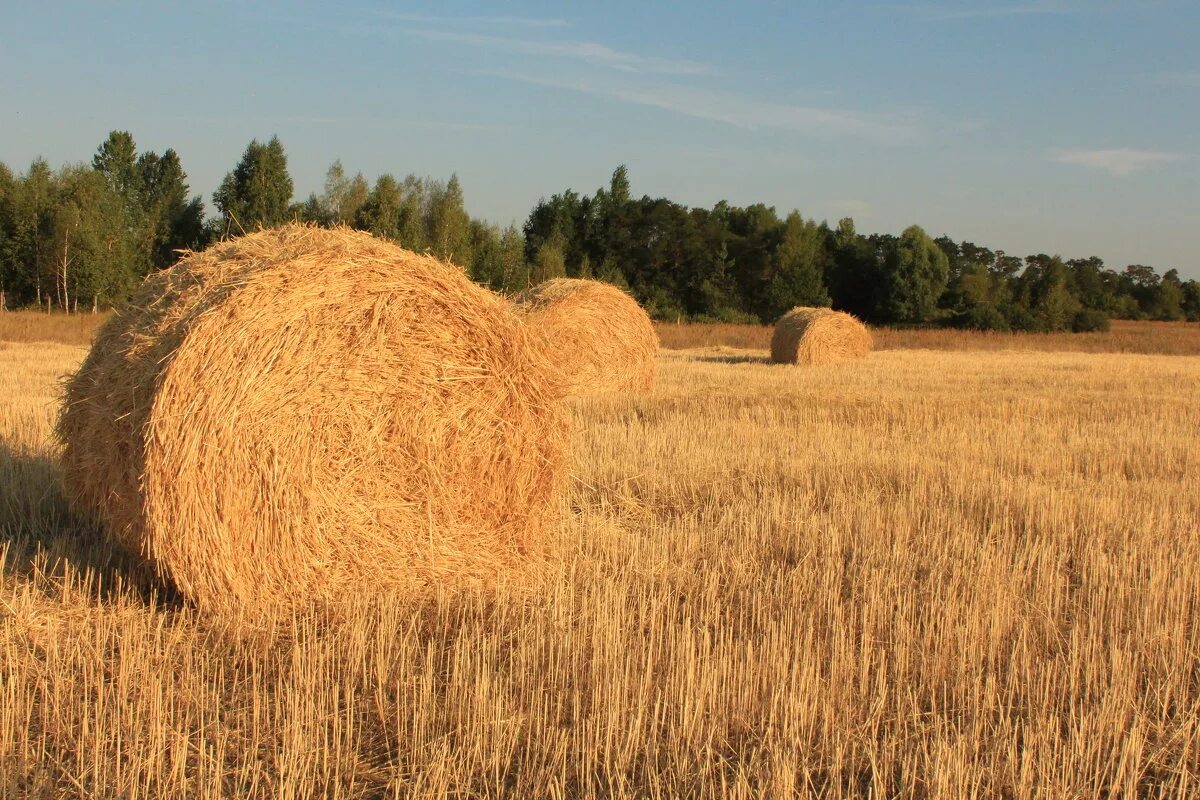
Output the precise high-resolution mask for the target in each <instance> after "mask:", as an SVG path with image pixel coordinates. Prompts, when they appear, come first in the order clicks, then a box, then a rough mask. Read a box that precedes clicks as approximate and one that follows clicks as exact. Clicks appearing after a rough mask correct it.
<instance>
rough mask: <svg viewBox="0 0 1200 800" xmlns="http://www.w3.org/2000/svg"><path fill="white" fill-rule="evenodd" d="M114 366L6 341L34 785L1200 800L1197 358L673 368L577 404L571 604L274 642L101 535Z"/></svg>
mask: <svg viewBox="0 0 1200 800" xmlns="http://www.w3.org/2000/svg"><path fill="white" fill-rule="evenodd" d="M82 356H83V350H82V349H79V348H67V347H60V346H52V345H4V346H0V401H2V402H0V445H2V448H3V450H2V453H3V455H0V526H2V527H0V530H2V534H3V540H4V541H5V542H6V546H7V549H8V554H7V559H6V561H5V567H4V571H3V575H2V577H0V601H2V602H0V673H2V674H3V675H4V676H5V677H4V684H3V692H4V701H3V704H2V705H0V782H2V783H0V795H3V796H6V797H26V796H29V797H41V796H58V797H78V798H85V797H95V796H118V795H119V796H125V797H183V796H185V795H186V796H188V797H228V796H237V797H256V798H257V797H263V798H266V797H272V798H275V797H286V798H291V797H297V798H298V797H306V796H312V795H313V794H316V795H321V796H331V797H360V796H364V795H366V796H385V797H386V796H399V797H421V798H424V797H448V796H492V797H496V796H512V797H525V796H551V797H552V796H559V797H645V796H691V797H713V798H716V797H734V798H739V797H740V798H754V797H763V796H771V797H787V796H814V797H846V796H867V795H871V796H916V797H934V798H960V797H966V796H972V795H974V796H982V797H991V796H1007V797H1014V798H1034V797H1096V796H1110V797H1116V796H1121V797H1132V796H1155V797H1158V796H1161V797H1185V796H1194V795H1195V794H1196V793H1197V792H1198V791H1200V784H1198V781H1200V778H1198V777H1197V776H1200V737H1197V736H1196V730H1197V728H1198V727H1200V674H1198V673H1197V663H1200V662H1198V657H1200V522H1198V521H1200V497H1198V495H1197V492H1196V485H1197V476H1198V475H1200V455H1198V453H1200V448H1197V447H1196V435H1197V432H1196V406H1195V401H1196V387H1197V386H1198V385H1200V360H1198V359H1195V358H1178V357H1168V356H1145V355H1120V354H1100V355H1088V354H1081V353H1028V352H1024V353H1005V352H989V353H981V352H930V351H921V352H915V351H903V350H888V351H883V352H875V353H873V354H871V355H870V356H869V357H868V358H867V359H866V360H865V361H861V362H853V363H851V364H846V365H830V366H824V367H815V368H812V369H811V370H804V371H800V372H797V371H794V370H786V369H783V368H780V367H776V366H772V365H768V364H765V363H754V362H755V361H756V360H758V361H762V360H764V359H765V356H764V354H763V353H762V351H757V352H746V351H738V350H728V349H727V350H723V351H716V350H700V351H693V352H687V353H666V354H664V355H662V356H661V357H660V381H659V385H658V387H657V388H656V389H655V391H654V392H653V393H652V394H650V395H649V396H647V397H644V398H639V399H635V400H629V399H624V398H609V399H598V400H586V401H579V402H577V403H576V404H575V406H574V414H575V417H576V420H575V423H576V425H577V427H578V430H579V440H578V442H577V444H576V447H575V453H574V465H573V468H572V484H571V489H570V495H569V500H570V505H571V508H572V516H571V517H570V519H569V520H568V521H567V522H566V523H565V524H563V525H562V526H561V528H560V529H558V531H557V534H556V536H557V540H558V542H559V544H560V545H561V548H562V552H563V554H564V557H563V560H562V562H561V563H560V564H559V565H558V567H557V568H556V571H555V573H554V575H553V576H552V577H551V579H550V580H549V581H548V582H547V584H546V588H545V591H543V592H541V593H539V594H537V595H533V596H531V595H530V594H529V593H527V592H523V593H517V592H509V591H507V590H505V589H501V590H500V591H499V592H479V593H468V594H466V595H465V596H464V595H462V594H458V595H450V594H446V595H434V596H432V597H429V598H425V599H423V600H421V601H419V602H416V603H414V602H412V601H411V600H408V599H406V598H404V597H396V596H393V595H392V594H390V593H389V592H387V591H384V590H379V589H377V588H376V587H372V586H364V587H363V590H362V591H361V592H360V593H358V596H357V597H355V598H353V599H351V600H348V601H346V603H345V604H344V605H343V606H341V607H340V609H339V610H338V611H337V613H326V614H324V615H321V614H316V613H311V614H307V615H301V616H299V617H298V618H296V619H294V620H289V621H287V622H285V623H281V624H280V627H278V628H276V629H275V630H272V631H264V632H262V633H261V634H260V635H256V636H253V637H249V638H247V637H246V636H244V635H242V634H239V633H237V632H234V631H230V630H227V629H226V628H224V627H223V626H222V625H220V624H218V623H215V622H213V621H212V620H210V619H208V618H206V617H205V616H204V615H202V614H199V613H197V612H196V611H195V610H193V609H192V608H190V607H189V606H187V605H185V604H181V603H179V602H178V601H177V600H173V599H171V598H162V597H159V598H158V599H154V598H153V591H152V586H151V587H149V588H148V587H147V586H146V584H145V583H144V582H143V580H142V578H141V577H139V576H138V575H137V574H136V573H131V572H129V571H128V570H127V567H126V566H124V565H122V564H120V563H118V562H114V561H113V560H112V559H111V558H109V557H107V556H106V555H105V554H104V553H103V551H97V550H96V549H94V548H85V547H82V546H81V545H80V542H79V539H77V538H76V537H74V536H72V535H71V533H72V531H73V530H74V529H75V528H76V527H77V526H78V525H79V524H80V523H79V521H78V520H76V519H75V518H74V517H73V516H72V515H71V514H70V513H69V512H68V511H67V510H66V507H65V504H64V502H63V500H62V496H61V493H60V491H59V489H58V488H57V484H56V474H55V473H56V468H55V466H54V459H55V455H56V454H55V451H54V445H53V444H52V439H51V436H50V429H51V423H52V420H53V414H54V401H55V394H56V391H57V389H56V383H55V381H56V380H57V376H59V375H61V374H63V373H66V372H68V371H69V370H71V369H72V368H74V366H75V365H76V364H77V363H78V362H79V360H80V359H81V358H82ZM697 431H703V435H699V436H698V435H697ZM89 570H90V572H88V571H89ZM85 575H86V576H87V577H85Z"/></svg>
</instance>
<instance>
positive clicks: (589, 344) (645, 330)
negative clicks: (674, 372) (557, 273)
mask: <svg viewBox="0 0 1200 800" xmlns="http://www.w3.org/2000/svg"><path fill="white" fill-rule="evenodd" d="M515 302H516V305H517V308H518V309H520V311H521V313H522V315H523V316H524V317H525V321H526V323H527V325H528V327H529V329H530V332H531V334H532V335H533V338H534V339H535V341H536V342H537V343H538V346H539V349H540V350H541V352H542V355H543V359H544V361H545V363H547V364H548V365H549V366H550V368H551V369H552V370H554V371H555V372H556V373H557V375H558V376H559V378H560V380H561V381H562V383H563V384H564V386H565V387H566V391H567V393H568V394H569V395H571V396H573V397H586V396H591V395H601V394H608V393H614V392H621V393H630V394H640V393H643V392H648V391H650V390H651V389H652V388H654V381H655V378H656V376H657V374H658V363H657V361H656V357H657V355H658V334H657V333H655V331H654V325H653V324H652V323H651V322H650V317H649V315H647V314H646V312H645V311H643V310H642V307H641V306H639V305H638V304H637V301H636V300H634V299H633V298H632V297H630V296H629V295H628V294H627V293H625V292H623V291H621V290H620V289H618V288H617V287H616V286H613V285H612V284H609V283H603V282H601V281H589V280H580V279H575V278H556V279H554V280H549V281H546V282H545V283H540V284H538V285H537V286H534V287H533V288H532V289H529V290H528V291H526V292H524V293H522V294H520V295H518V296H517V297H516V298H515Z"/></svg>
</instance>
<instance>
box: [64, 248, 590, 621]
mask: <svg viewBox="0 0 1200 800" xmlns="http://www.w3.org/2000/svg"><path fill="white" fill-rule="evenodd" d="M561 398H562V392H561V391H560V389H559V388H558V387H557V385H556V383H555V382H554V379H553V378H552V376H551V375H550V374H549V373H548V372H547V371H546V370H544V369H543V368H542V367H541V366H540V365H539V364H538V362H537V358H536V357H535V353H534V351H533V350H532V348H531V347H530V344H529V340H528V337H527V335H526V332H525V328H524V325H523V324H522V323H521V321H520V318H519V317H518V316H517V315H516V314H514V313H513V310H512V309H511V308H510V307H509V305H508V304H507V303H506V302H505V301H504V300H503V299H502V298H500V297H498V296H496V295H493V294H492V293H491V292H488V291H487V290H485V289H482V288H480V287H478V286H476V285H475V284H473V283H471V281H469V280H468V279H467V278H466V277H465V276H464V275H463V274H462V272H461V271H460V270H458V269H456V268H454V267H452V266H450V265H447V264H444V263H442V262H440V261H437V260H436V259H434V258H431V257H428V256H422V255H417V254H415V253H411V252H408V251H406V250H402V249H401V248H399V247H397V246H395V245H392V244H388V243H386V242H384V241H381V240H377V239H374V238H373V237H371V236H369V235H368V234H365V233H359V232H354V231H350V230H347V229H338V230H321V229H317V228H310V227H304V226H299V225H290V226H286V227H283V228H279V229H275V230H267V231H261V232H258V233H254V234H251V235H249V236H245V237H242V238H240V239H236V240H233V241H230V242H226V243H223V244H219V245H216V246H214V247H212V248H210V249H209V250H206V251H204V252H201V253H193V254H190V255H187V256H186V257H185V258H183V259H182V261H180V262H179V264H177V265H176V266H175V267H173V268H171V269H169V270H166V271H164V272H161V273H158V274H156V275H153V276H151V277H150V278H148V279H147V280H146V281H145V283H144V284H143V285H142V287H141V288H140V290H139V291H138V292H137V294H136V296H135V297H134V299H133V302H132V305H131V308H130V309H129V310H127V311H126V312H124V313H122V314H120V315H118V316H116V317H114V318H113V319H112V320H111V321H110V322H109V323H108V324H106V325H105V326H104V328H103V329H102V330H101V331H100V333H99V335H98V337H97V339H96V342H95V344H94V345H93V347H92V350H91V353H90V354H89V355H88V357H87V359H86V360H85V361H84V363H83V366H82V367H81V368H80V370H79V372H78V373H77V374H76V375H75V376H74V377H73V378H72V379H71V380H70V382H69V383H68V385H67V392H66V405H65V409H64V411H63V414H62V416H61V418H60V421H59V427H58V433H59V436H60V438H61V440H62V442H63V445H64V448H65V449H64V452H63V472H64V480H65V483H66V486H67V488H68V491H69V494H70V495H71V496H72V497H73V499H74V500H75V502H76V503H77V504H78V505H79V506H80V507H82V508H84V509H88V510H90V511H91V512H94V513H95V514H96V515H97V516H98V517H99V519H100V521H101V522H102V523H104V525H105V527H106V529H107V531H108V533H109V535H110V536H111V537H112V538H114V539H115V540H116V541H117V542H119V543H120V544H123V545H124V546H125V547H126V548H127V549H129V550H132V551H134V552H137V553H140V554H142V555H143V556H145V557H146V558H147V559H149V560H150V561H151V562H152V563H153V565H154V566H155V567H156V568H157V569H158V570H159V571H160V573H161V574H162V575H164V576H165V577H166V578H168V579H170V580H171V581H172V582H173V583H174V584H175V585H176V586H178V588H179V589H180V590H182V592H183V593H184V594H185V595H186V596H187V597H189V598H190V599H191V600H193V601H194V602H195V603H196V604H197V605H198V606H200V607H202V608H204V609H209V610H214V611H219V612H220V611H233V610H237V609H247V610H250V611H252V612H253V613H260V612H266V611H268V610H270V609H273V608H286V607H289V606H297V605H301V604H308V603H311V602H316V601H322V600H328V599H331V598H333V597H334V596H336V595H339V594H342V593H344V592H346V591H347V590H357V591H361V592H373V591H376V590H377V589H378V588H380V587H383V586H388V587H399V588H400V589H402V590H405V589H419V588H420V587H422V586H425V587H427V586H430V585H433V584H442V583H445V582H450V583H453V582H459V581H468V582H479V581H483V582H490V580H491V579H494V578H496V577H498V576H500V575H501V573H502V572H503V571H504V570H506V569H507V568H510V567H515V566H519V565H520V564H523V563H524V562H526V561H527V560H528V559H529V557H530V556H532V555H536V553H537V550H538V543H539V540H540V533H541V531H542V528H543V526H544V524H546V522H547V521H548V516H549V514H550V512H551V510H552V508H553V506H554V505H555V503H554V502H553V498H554V495H555V493H556V490H557V485H558V483H559V475H560V468H561V464H562V453H563V450H564V446H565V439H566V424H567V423H566V417H565V414H566V411H565V407H563V403H562V402H561Z"/></svg>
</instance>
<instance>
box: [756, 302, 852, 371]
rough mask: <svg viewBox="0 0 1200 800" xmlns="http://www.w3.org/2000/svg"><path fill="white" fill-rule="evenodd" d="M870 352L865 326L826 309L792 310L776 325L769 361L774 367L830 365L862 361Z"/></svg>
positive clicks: (797, 308)
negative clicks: (853, 359) (857, 359)
mask: <svg viewBox="0 0 1200 800" xmlns="http://www.w3.org/2000/svg"><path fill="white" fill-rule="evenodd" d="M870 351H871V332H870V331H868V330H867V327H866V326H865V325H863V324H862V323H861V322H859V321H858V320H857V319H855V318H854V317H852V316H850V315H849V314H844V313H842V312H841V311H833V310H831V309H828V308H806V307H804V306H798V307H796V308H793V309H792V310H791V311H789V312H787V313H786V314H784V315H783V316H782V317H780V319H779V321H778V322H776V323H775V332H774V333H773V334H772V335H771V360H772V361H774V362H775V363H777V364H830V363H833V362H835V361H843V360H846V359H852V358H863V357H865V356H866V355H867V353H869V352H870Z"/></svg>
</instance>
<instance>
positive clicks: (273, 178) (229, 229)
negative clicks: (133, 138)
mask: <svg viewBox="0 0 1200 800" xmlns="http://www.w3.org/2000/svg"><path fill="white" fill-rule="evenodd" d="M213 202H214V203H215V204H216V206H217V210H218V211H220V212H221V217H222V225H221V230H222V232H223V233H224V234H225V235H237V234H240V233H243V232H246V233H248V232H250V231H253V230H257V229H258V228H259V227H263V228H269V227H272V226H275V225H282V224H283V223H284V222H287V221H288V220H289V219H290V218H291V213H290V205H291V202H292V176H291V175H290V174H288V168H287V155H286V154H285V153H284V152H283V145H282V144H280V142H279V137H278V136H272V137H271V141H269V142H267V143H266V144H260V143H259V142H258V140H257V139H256V140H253V141H251V142H250V144H249V145H248V146H247V147H246V152H245V153H243V154H242V159H241V161H239V162H238V164H237V166H236V167H234V169H233V171H232V172H230V173H229V174H227V175H226V176H225V179H224V180H223V181H221V186H220V188H218V189H217V191H216V192H214V193H213Z"/></svg>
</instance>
